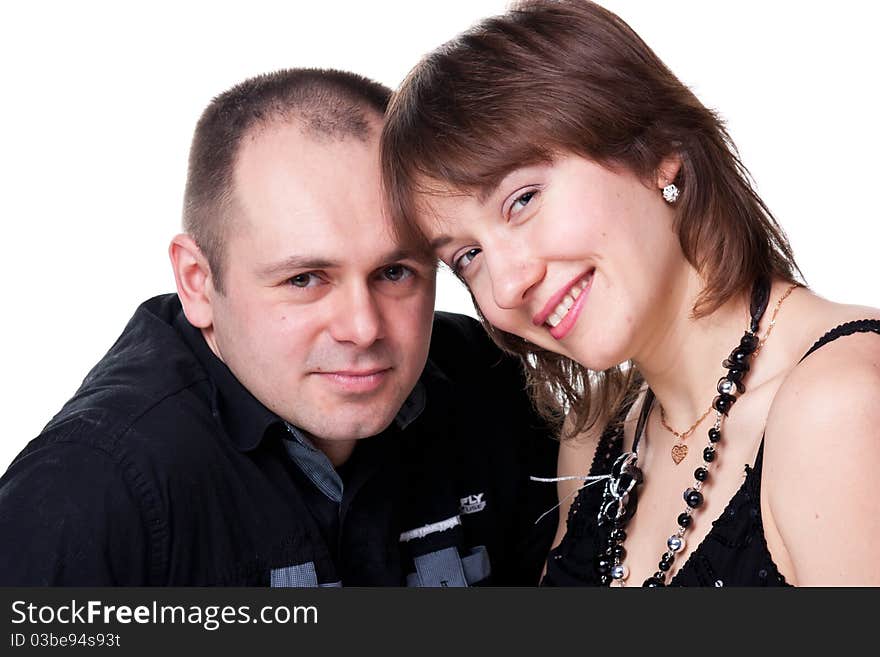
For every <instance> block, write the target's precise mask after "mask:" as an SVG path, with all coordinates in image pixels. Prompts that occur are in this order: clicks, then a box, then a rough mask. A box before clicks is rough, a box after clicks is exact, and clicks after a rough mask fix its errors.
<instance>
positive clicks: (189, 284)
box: [168, 233, 216, 329]
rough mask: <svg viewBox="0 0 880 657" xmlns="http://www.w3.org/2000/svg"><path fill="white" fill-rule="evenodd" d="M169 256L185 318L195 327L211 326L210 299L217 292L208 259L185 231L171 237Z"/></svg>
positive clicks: (212, 315)
mask: <svg viewBox="0 0 880 657" xmlns="http://www.w3.org/2000/svg"><path fill="white" fill-rule="evenodd" d="M168 256H169V257H170V258H171V268H172V269H173V270H174V280H175V282H176V283H177V296H179V297H180V303H181V304H183V312H184V314H185V315H186V318H187V320H188V321H189V323H190V324H192V325H193V326H195V327H197V328H202V329H205V328H210V327H211V326H212V324H213V323H214V311H213V307H212V305H211V301H212V299H213V298H214V295H215V294H216V291H215V290H214V282H213V278H212V277H211V267H210V266H209V265H208V259H207V258H206V257H205V255H204V254H203V253H202V250H201V249H200V248H199V247H198V245H197V244H196V242H195V240H194V239H193V238H192V237H190V236H189V235H187V234H185V233H181V234H180V235H176V236H175V237H174V239H172V240H171V244H170V245H169V247H168Z"/></svg>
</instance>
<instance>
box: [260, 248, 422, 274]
mask: <svg viewBox="0 0 880 657" xmlns="http://www.w3.org/2000/svg"><path fill="white" fill-rule="evenodd" d="M428 259H429V258H426V256H420V255H419V253H418V252H416V251H413V250H410V249H395V250H394V251H390V252H389V253H387V254H384V255H382V256H380V257H379V258H377V259H376V266H377V267H381V266H382V265H387V264H391V263H393V262H399V261H401V260H416V261H418V262H422V261H425V262H427V260H428ZM343 266H345V263H344V262H342V261H339V260H330V259H327V258H321V257H314V256H300V255H295V256H290V257H289V258H285V259H284V260H280V261H278V262H275V263H272V264H270V265H266V266H265V267H263V268H262V269H260V270H259V271H258V274H259V276H260V277H261V278H276V277H278V276H281V275H283V274H286V273H287V272H290V271H295V270H297V269H335V268H339V267H343Z"/></svg>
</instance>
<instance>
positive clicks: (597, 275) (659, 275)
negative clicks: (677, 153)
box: [420, 155, 688, 370]
mask: <svg viewBox="0 0 880 657" xmlns="http://www.w3.org/2000/svg"><path fill="white" fill-rule="evenodd" d="M675 166H676V167H677V165H675ZM664 170H665V172H666V173H667V177H668V178H669V179H672V178H674V177H675V173H676V171H677V169H675V170H672V171H670V169H669V167H665V169H664ZM661 187H662V182H661V180H659V179H658V180H657V181H652V183H651V184H649V183H646V182H644V181H642V180H641V179H639V178H637V177H636V176H634V175H633V174H631V173H629V172H627V171H623V170H611V169H609V168H606V167H603V166H600V165H598V164H596V163H594V162H592V161H590V160H587V159H584V158H582V157H578V156H575V155H566V156H563V157H559V158H557V159H556V160H555V161H554V162H553V163H552V164H545V165H536V166H529V167H524V168H522V169H518V170H515V171H513V172H512V173H510V174H509V175H508V176H507V177H506V178H505V179H504V180H503V181H502V182H501V184H500V185H499V186H498V188H497V189H495V190H493V191H492V192H491V193H490V194H489V195H488V196H487V197H486V198H477V197H476V196H471V195H463V194H460V195H453V194H446V195H431V196H425V197H423V198H422V199H420V200H421V201H422V207H423V211H422V212H421V217H420V225H421V227H422V229H423V230H424V231H425V233H426V234H427V236H428V238H429V239H430V240H431V241H432V243H433V244H434V246H435V248H436V252H437V255H438V256H439V257H440V259H442V260H443V262H445V263H446V264H447V265H449V266H450V267H451V268H452V269H453V271H455V272H456V273H457V274H458V275H459V276H460V277H461V278H462V279H463V280H464V281H465V282H466V283H467V285H468V287H469V288H470V289H471V291H472V292H473V295H474V297H475V298H476V300H477V303H478V304H479V306H480V310H481V311H482V313H483V315H484V316H485V317H486V319H487V320H488V321H489V322H490V323H491V324H493V325H494V326H496V327H497V328H499V329H502V330H504V331H507V332H509V333H514V334H516V335H518V336H520V337H522V338H525V339H527V340H529V341H530V342H532V343H534V344H536V345H538V346H540V347H543V348H545V349H549V350H551V351H554V352H557V353H560V354H563V355H565V356H567V357H569V358H572V359H574V360H576V361H577V362H579V363H580V364H581V365H584V366H586V367H588V368H590V369H593V370H602V369H606V368H608V367H611V366H613V365H617V364H619V363H621V362H623V361H625V360H628V359H630V358H634V359H636V360H638V355H639V353H640V352H641V351H642V350H646V349H650V345H651V343H652V342H653V341H655V340H658V339H659V336H660V335H662V333H663V332H664V330H665V327H667V326H668V325H669V324H668V323H669V322H670V320H671V316H668V315H669V313H670V311H669V308H670V307H672V306H677V304H676V303H675V301H676V299H677V298H678V299H680V298H681V295H683V294H684V293H685V289H686V287H687V277H688V265H687V262H686V260H685V258H684V255H683V254H682V251H681V247H680V245H679V242H678V238H677V236H676V235H675V233H674V232H673V230H672V222H673V211H672V208H671V207H670V206H668V205H667V204H666V202H665V201H663V198H662V196H661V193H660V188H661ZM677 310H678V309H677V307H676V312H677Z"/></svg>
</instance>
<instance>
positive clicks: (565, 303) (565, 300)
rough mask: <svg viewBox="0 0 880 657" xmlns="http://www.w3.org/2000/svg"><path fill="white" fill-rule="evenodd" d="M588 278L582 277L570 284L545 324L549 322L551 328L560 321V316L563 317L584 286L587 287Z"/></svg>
mask: <svg viewBox="0 0 880 657" xmlns="http://www.w3.org/2000/svg"><path fill="white" fill-rule="evenodd" d="M589 278H590V277H589V276H585V277H584V278H582V279H581V280H580V281H578V282H577V283H575V284H574V285H573V286H572V288H571V289H570V290H569V291H568V294H566V295H565V296H564V297H562V301H560V302H559V305H558V306H556V308H555V309H554V310H553V312H552V313H550V317H548V318H547V324H549V325H550V327H551V328H554V327H556V326H558V325H559V322H561V321H562V318H563V317H565V315H566V314H567V313H568V311H569V310H571V307H572V306H573V305H574V302H575V300H576V299H577V298H578V297H579V296H580V295H581V292H583V291H584V288H585V287H587V282H588V281H589Z"/></svg>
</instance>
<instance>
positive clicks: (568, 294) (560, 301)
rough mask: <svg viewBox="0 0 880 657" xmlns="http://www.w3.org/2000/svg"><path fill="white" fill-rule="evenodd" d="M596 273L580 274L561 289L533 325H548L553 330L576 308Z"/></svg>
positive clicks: (591, 270) (536, 317)
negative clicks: (576, 303) (575, 305)
mask: <svg viewBox="0 0 880 657" xmlns="http://www.w3.org/2000/svg"><path fill="white" fill-rule="evenodd" d="M594 271H595V269H590V270H589V271H587V272H585V273H582V274H579V275H578V276H577V277H576V278H574V279H572V280H571V281H569V283H568V284H567V285H565V286H564V287H562V288H560V289H559V291H558V292H556V293H555V294H554V295H553V296H552V297H550V299H549V300H548V301H547V303H546V304H545V305H544V307H543V308H542V309H541V312H539V313H538V314H536V315H535V316H534V317H533V318H532V323H534V325H535V326H541V325H542V324H544V323H547V324H548V325H549V326H550V327H551V328H552V327H554V326H556V325H558V324H559V323H560V321H561V320H562V318H563V317H564V316H565V314H566V313H568V312H569V311H570V310H571V308H572V307H573V306H574V304H575V301H576V300H577V299H578V297H579V296H580V294H581V293H582V292H583V290H584V289H585V288H586V286H587V285H588V283H589V280H591V279H592V277H593V272H594Z"/></svg>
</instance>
